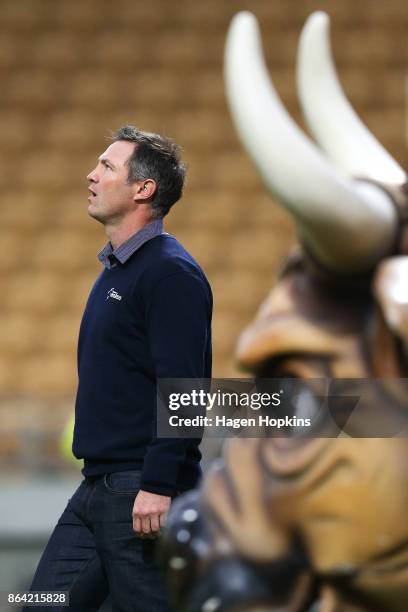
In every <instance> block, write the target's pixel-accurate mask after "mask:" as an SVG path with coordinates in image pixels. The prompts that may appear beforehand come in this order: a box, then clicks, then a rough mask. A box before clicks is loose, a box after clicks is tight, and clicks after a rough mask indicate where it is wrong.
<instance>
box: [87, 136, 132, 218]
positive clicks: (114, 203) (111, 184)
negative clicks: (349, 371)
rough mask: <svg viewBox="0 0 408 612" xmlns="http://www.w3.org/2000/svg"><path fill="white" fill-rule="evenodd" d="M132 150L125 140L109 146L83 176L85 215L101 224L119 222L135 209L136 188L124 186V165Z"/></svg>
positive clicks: (129, 143) (125, 172) (125, 169)
mask: <svg viewBox="0 0 408 612" xmlns="http://www.w3.org/2000/svg"><path fill="white" fill-rule="evenodd" d="M134 147H135V145H134V143H132V142H127V141H125V140H118V141H117V142H113V143H112V144H111V145H110V146H109V147H108V148H107V149H106V151H105V152H104V153H102V155H101V156H100V157H99V159H98V164H97V166H96V168H95V169H94V170H92V172H91V173H90V174H88V176H87V180H88V181H89V191H90V195H89V198H88V201H89V206H88V213H89V215H90V216H91V217H93V218H94V219H97V220H98V221H100V222H101V223H103V224H107V223H112V222H115V221H120V220H121V219H122V218H123V217H124V216H126V214H127V213H129V212H131V211H133V210H134V209H135V201H134V195H135V188H136V186H137V184H136V183H133V184H128V182H127V178H128V166H127V165H126V161H127V160H128V159H129V157H130V156H131V155H132V153H133V151H134Z"/></svg>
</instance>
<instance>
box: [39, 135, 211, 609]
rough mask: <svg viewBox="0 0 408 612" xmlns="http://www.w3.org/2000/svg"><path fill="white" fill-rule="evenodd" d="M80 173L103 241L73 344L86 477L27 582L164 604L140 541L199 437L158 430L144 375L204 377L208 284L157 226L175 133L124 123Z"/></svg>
mask: <svg viewBox="0 0 408 612" xmlns="http://www.w3.org/2000/svg"><path fill="white" fill-rule="evenodd" d="M87 179H88V181H89V191H90V195H89V198H88V200H89V206H88V213H89V215H90V216H91V217H93V218H94V219H96V220H98V221H99V222H101V223H102V224H103V225H104V226H105V230H106V233H107V236H108V238H109V242H108V244H107V245H106V246H105V248H104V249H103V250H102V251H101V253H100V254H99V259H100V261H101V263H102V264H103V266H104V269H103V271H102V273H101V274H100V275H99V277H98V278H97V280H96V283H95V285H94V287H93V289H92V291H91V293H90V296H89V299H88V303H87V305H86V308H85V312H84V316H83V319H82V323H81V328H80V334H79V343H78V372H79V386H78V392H77V400H76V410H75V431H74V443H73V450H74V454H75V455H76V457H78V458H83V459H84V469H83V474H84V476H85V479H84V480H83V481H82V483H81V485H80V487H79V488H78V490H77V491H76V492H75V494H74V495H73V497H72V498H71V499H70V501H69V503H68V506H67V508H66V510H65V511H64V513H63V515H62V516H61V518H60V520H59V522H58V524H57V527H56V528H55V530H54V532H53V534H52V536H51V539H50V541H49V543H48V545H47V547H46V550H45V551H44V553H43V556H42V558H41V561H40V563H39V566H38V568H37V572H36V574H35V577H34V580H33V584H32V586H31V590H48V591H51V590H56V589H59V590H65V591H69V594H70V609H72V610H78V611H85V610H97V609H98V608H99V607H100V605H101V604H102V602H103V601H104V599H105V598H106V596H107V594H108V593H109V595H110V597H111V600H112V607H113V610H114V611H128V610H129V611H130V610H132V611H135V612H166V611H167V610H168V609H169V608H168V604H167V602H166V595H165V592H164V586H163V584H162V581H161V576H160V575H158V573H157V570H156V567H155V565H154V562H153V555H152V545H153V544H154V542H153V541H152V539H153V538H154V537H155V536H156V535H157V534H158V533H159V531H160V528H161V527H162V525H163V523H164V519H165V515H166V512H167V511H168V509H169V506H170V503H171V500H172V498H173V497H175V496H176V495H177V494H178V493H179V492H181V491H185V490H188V489H190V488H192V487H194V486H195V484H196V483H197V481H198V479H199V476H200V467H199V461H200V458H201V454H200V451H199V449H198V442H199V441H198V440H190V439H187V440H173V439H157V436H156V435H155V429H156V426H155V416H156V415H155V409H156V382H157V379H159V378H177V377H182V378H195V377H197V378H203V377H204V378H209V377H210V376H211V313H212V296H211V289H210V286H209V284H208V282H207V280H206V278H205V276H204V274H203V272H202V270H201V269H200V267H199V266H198V264H197V263H196V262H195V261H194V259H193V258H192V257H191V256H190V255H189V254H188V253H187V251H186V250H185V249H184V248H183V247H182V246H181V245H180V243H179V242H178V241H177V240H176V239H175V238H174V237H173V236H170V235H169V234H167V233H165V232H163V222H162V219H163V217H164V216H165V215H166V214H167V213H168V211H169V210H170V208H171V206H173V204H174V203H175V202H177V201H178V200H179V198H180V197H181V194H182V189H183V184H184V179H185V167H184V164H183V162H182V161H181V159H180V153H179V149H178V147H177V145H175V143H173V142H172V141H170V140H169V139H167V138H163V137H161V136H159V135H156V134H148V133H145V132H141V131H139V130H137V129H136V128H135V127H132V126H125V127H123V128H121V129H119V130H118V131H117V132H116V134H115V135H114V137H113V142H112V144H111V145H110V146H109V147H108V148H107V149H106V151H105V152H104V153H103V154H102V155H101V156H100V157H99V160H98V163H97V166H96V168H95V169H94V170H93V171H92V172H91V173H90V174H89V175H88V177H87ZM47 609H48V610H49V608H47ZM55 609H59V608H57V606H55V607H54V610H55ZM61 609H62V608H61Z"/></svg>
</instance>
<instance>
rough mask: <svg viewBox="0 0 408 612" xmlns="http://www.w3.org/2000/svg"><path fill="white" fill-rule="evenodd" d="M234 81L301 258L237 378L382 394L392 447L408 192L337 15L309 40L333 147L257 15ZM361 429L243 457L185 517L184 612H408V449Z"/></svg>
mask: <svg viewBox="0 0 408 612" xmlns="http://www.w3.org/2000/svg"><path fill="white" fill-rule="evenodd" d="M225 76H226V90H227V96H228V99H229V104H230V107H231V111H232V116H233V119H234V122H235V125H236V129H237V131H238V133H239V135H240V138H241V140H242V142H243V144H244V146H245V148H246V150H247V151H248V153H249V155H250V157H251V158H252V160H253V162H254V164H255V165H256V168H257V169H258V171H259V173H260V174H261V176H262V178H263V181H264V183H265V185H266V186H267V188H268V190H269V191H270V192H271V193H272V194H273V196H275V197H276V198H277V199H278V200H279V201H280V202H281V203H282V205H283V206H284V207H285V208H286V209H287V210H288V211H289V213H290V214H291V215H292V216H293V218H294V221H295V223H296V226H297V230H298V235H299V242H300V244H301V249H300V251H299V252H298V253H297V254H295V255H293V256H292V257H290V258H289V261H288V262H287V264H286V266H285V269H284V271H283V273H282V274H281V277H280V279H279V281H278V282H277V284H276V286H275V287H274V288H273V290H272V292H271V293H270V295H269V296H268V297H267V299H266V301H265V302H264V303H263V305H262V306H261V308H260V310H259V312H258V314H257V316H256V318H255V321H254V322H253V323H252V324H251V325H250V326H249V328H248V329H246V330H245V331H244V333H243V334H242V335H241V337H240V339H239V342H238V349H237V355H238V362H239V363H240V365H241V366H242V367H243V368H244V369H246V370H247V371H248V372H251V373H252V374H254V375H255V376H257V377H260V378H262V377H275V378H276V377H293V378H297V379H302V380H303V381H304V382H305V384H306V386H307V384H308V380H312V379H321V378H326V379H348V380H353V379H368V380H370V381H373V382H374V381H377V383H378V384H377V385H374V389H375V393H374V392H373V393H372V395H371V397H370V400H369V401H370V402H371V403H372V404H373V405H374V407H375V408H376V409H378V410H377V412H378V414H382V415H383V424H384V428H385V430H386V429H387V424H389V423H390V422H391V420H392V419H393V418H394V415H395V414H400V415H401V414H403V415H404V416H405V417H406V410H407V404H408V401H407V396H408V395H407V391H408V386H407V384H406V383H407V381H405V380H404V377H405V378H408V256H407V255H408V227H407V218H408V217H407V215H408V198H407V189H406V174H405V172H404V171H403V170H402V169H401V167H400V166H399V165H398V163H397V162H396V161H394V159H392V157H391V156H390V155H389V154H388V153H387V152H386V151H385V150H384V149H383V147H382V146H381V145H380V144H379V143H378V142H377V141H376V139H375V138H374V137H373V136H372V134H371V133H370V132H369V131H368V130H367V129H366V127H365V126H364V125H363V124H362V123H361V121H360V120H359V118H358V117H357V115H356V114H355V112H354V111H353V109H352V108H351V106H350V104H349V103H348V101H347V99H346V98H345V96H344V93H343V91H342V88H341V86H340V84H339V81H338V78H337V75H336V71H335V68H334V65H333V62H332V58H331V51H330V42H329V20H328V17H327V15H326V14H325V13H322V12H318V13H314V14H313V15H311V17H310V18H309V19H308V21H307V22H306V25H305V27H304V30H303V32H302V35H301V38H300V44H299V53H298V69H297V83H298V90H299V97H300V101H301V105H302V108H303V111H304V114H305V118H306V122H307V124H308V126H309V128H310V131H311V133H312V134H313V136H314V138H315V140H316V142H317V143H318V145H319V147H317V146H316V145H315V144H314V143H312V141H311V140H309V139H308V138H307V137H306V136H305V135H304V134H303V132H301V131H300V129H299V128H298V127H297V126H296V125H295V123H294V122H293V120H292V119H291V117H290V116H289V115H288V113H287V112H286V110H285V109H284V107H283V105H282V103H281V102H280V100H279V98H278V96H277V94H276V92H275V90H274V87H273V85H272V83H271V81H270V80H269V77H268V74H267V70H266V67H265V63H264V60H263V56H262V47H261V42H260V34H259V30H258V25H257V22H256V19H255V18H254V16H253V15H252V14H250V13H248V12H242V13H239V14H238V15H236V16H235V17H234V19H233V21H232V23H231V26H230V30H229V33H228V37H227V44H226V55H225ZM271 247H272V248H273V236H271ZM392 381H394V382H395V384H391V382H392ZM311 395H313V388H311ZM371 407H372V406H371ZM384 415H385V418H384ZM387 415H388V416H387ZM366 425H367V424H366ZM359 426H361V424H360V425H359V423H357V424H356V425H355V427H356V428H357V429H356V430H355V431H351V432H348V433H349V435H346V434H344V433H343V434H342V435H340V436H338V437H336V438H330V437H316V438H311V437H309V438H304V439H302V438H292V437H285V438H284V437H272V438H271V437H270V438H260V439H242V438H235V439H231V440H229V441H228V443H227V444H226V445H225V447H224V453H223V460H222V461H219V462H217V464H216V465H215V466H214V467H213V468H212V469H211V470H210V471H209V472H208V473H207V475H206V477H205V479H204V482H203V484H202V486H201V488H200V489H199V490H198V491H196V492H193V493H190V494H188V495H187V496H184V497H181V498H180V499H179V500H178V501H176V502H175V503H174V504H173V507H172V511H171V513H170V515H169V517H168V527H167V531H166V534H165V536H164V540H163V546H162V558H163V563H165V565H166V567H167V575H168V578H169V584H170V588H171V592H172V596H173V601H174V603H175V606H176V608H177V610H182V611H186V612H187V611H188V612H238V611H240V612H241V611H247V612H248V611H250V612H266V611H268V612H272V611H276V612H277V611H279V612H306V611H307V612H312V611H313V612H363V611H364V612H406V611H407V610H408V443H407V439H406V437H404V435H401V431H400V432H399V435H395V434H396V433H397V432H395V431H394V432H387V431H385V432H384V436H385V437H379V436H381V435H382V434H381V432H378V431H376V432H375V433H374V434H373V435H375V436H376V437H364V436H367V433H364V431H363V430H361V431H360V432H359V430H358V427H359ZM363 429H364V427H363ZM402 434H405V436H406V435H407V430H405V432H404V431H402ZM353 436H354V437H353Z"/></svg>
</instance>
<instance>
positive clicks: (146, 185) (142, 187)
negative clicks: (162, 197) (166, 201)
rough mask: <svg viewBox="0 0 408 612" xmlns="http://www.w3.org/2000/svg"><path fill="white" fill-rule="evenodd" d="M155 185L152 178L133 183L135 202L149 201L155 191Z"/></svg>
mask: <svg viewBox="0 0 408 612" xmlns="http://www.w3.org/2000/svg"><path fill="white" fill-rule="evenodd" d="M156 189H157V185H156V181H154V180H153V179H147V180H145V181H137V183H135V192H134V198H133V199H134V200H135V202H143V201H150V200H151V198H152V197H153V196H154V194H155V193H156Z"/></svg>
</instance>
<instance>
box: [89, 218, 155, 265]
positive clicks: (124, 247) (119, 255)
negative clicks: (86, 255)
mask: <svg viewBox="0 0 408 612" xmlns="http://www.w3.org/2000/svg"><path fill="white" fill-rule="evenodd" d="M162 233H163V220H162V219H155V220H154V221H152V222H151V223H148V224H147V225H145V226H144V227H142V229H141V230H139V231H138V232H136V234H133V236H131V237H130V238H128V239H127V240H126V242H124V243H123V244H121V245H120V246H118V248H117V249H113V248H112V245H111V243H110V242H108V244H107V245H106V246H104V247H103V249H102V251H100V253H98V259H99V261H100V262H101V263H102V264H103V265H104V266H105V268H107V269H108V270H110V269H111V268H113V266H116V264H117V262H120V263H121V264H124V263H125V262H126V261H127V260H128V259H129V257H130V256H131V255H133V253H135V252H136V251H137V250H138V249H140V247H141V246H142V245H143V244H144V243H145V242H147V241H148V240H151V239H152V238H154V237H155V236H158V235H159V234H162Z"/></svg>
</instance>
